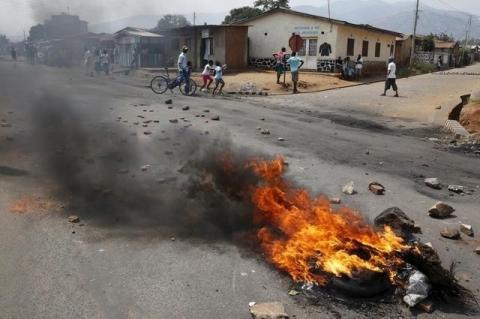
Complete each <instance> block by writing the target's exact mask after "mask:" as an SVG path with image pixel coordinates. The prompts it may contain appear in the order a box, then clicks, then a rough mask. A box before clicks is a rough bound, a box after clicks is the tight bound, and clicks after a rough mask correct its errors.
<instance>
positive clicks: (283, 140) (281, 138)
mask: <svg viewBox="0 0 480 319" xmlns="http://www.w3.org/2000/svg"><path fill="white" fill-rule="evenodd" d="M277 140H278V141H279V142H285V139H284V138H283V137H279V138H277Z"/></svg>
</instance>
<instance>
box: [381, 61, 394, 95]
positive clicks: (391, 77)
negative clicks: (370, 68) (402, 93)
mask: <svg viewBox="0 0 480 319" xmlns="http://www.w3.org/2000/svg"><path fill="white" fill-rule="evenodd" d="M390 88H392V89H393V90H394V91H395V97H398V87H397V65H396V64H395V59H394V58H393V57H390V58H389V59H388V73H387V81H386V82H385V91H384V92H383V94H382V96H386V95H387V91H388V90H390Z"/></svg>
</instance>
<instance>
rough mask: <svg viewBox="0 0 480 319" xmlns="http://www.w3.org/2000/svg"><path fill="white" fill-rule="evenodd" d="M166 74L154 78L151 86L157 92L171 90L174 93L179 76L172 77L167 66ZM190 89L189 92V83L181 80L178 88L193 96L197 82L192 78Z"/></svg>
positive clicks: (183, 92)
mask: <svg viewBox="0 0 480 319" xmlns="http://www.w3.org/2000/svg"><path fill="white" fill-rule="evenodd" d="M165 73H166V75H159V76H156V77H154V78H153V79H152V81H151V82H150V88H151V89H152V91H153V92H154V93H156V94H163V93H165V92H166V91H167V90H170V91H171V92H172V93H173V89H174V88H175V87H176V85H175V84H176V81H177V78H171V77H170V72H169V71H168V68H165ZM189 86H190V90H188V94H187V93H186V91H187V90H186V88H187V83H186V82H185V81H184V80H181V81H180V84H179V85H178V88H179V90H180V92H181V93H182V94H183V95H185V96H192V95H194V94H195V93H196V92H197V87H198V85H197V83H196V82H195V81H194V80H192V79H190V81H189Z"/></svg>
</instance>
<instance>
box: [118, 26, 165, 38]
mask: <svg viewBox="0 0 480 319" xmlns="http://www.w3.org/2000/svg"><path fill="white" fill-rule="evenodd" d="M124 35H127V36H137V37H147V38H163V35H161V34H158V33H153V32H151V31H149V30H146V29H140V28H133V27H126V28H124V29H122V30H120V31H117V32H115V34H114V37H115V38H117V37H120V36H124Z"/></svg>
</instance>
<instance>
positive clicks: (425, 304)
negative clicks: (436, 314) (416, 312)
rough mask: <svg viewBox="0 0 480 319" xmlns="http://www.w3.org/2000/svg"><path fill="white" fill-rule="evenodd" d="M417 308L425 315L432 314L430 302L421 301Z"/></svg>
mask: <svg viewBox="0 0 480 319" xmlns="http://www.w3.org/2000/svg"><path fill="white" fill-rule="evenodd" d="M417 308H418V309H420V310H422V311H423V312H426V313H432V312H433V310H434V308H433V303H431V302H430V301H422V302H421V303H419V304H418V305H417Z"/></svg>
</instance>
